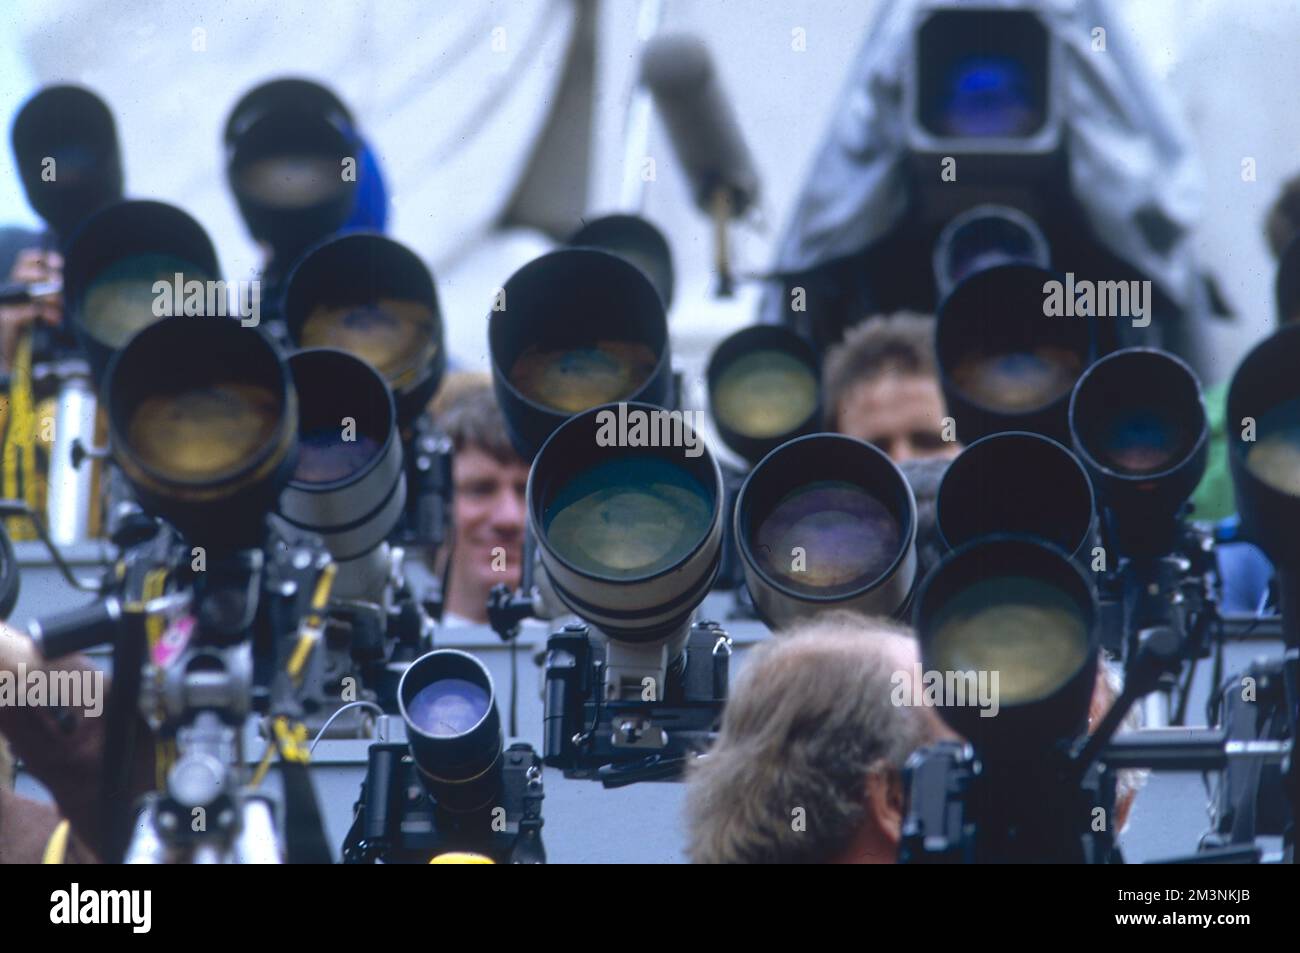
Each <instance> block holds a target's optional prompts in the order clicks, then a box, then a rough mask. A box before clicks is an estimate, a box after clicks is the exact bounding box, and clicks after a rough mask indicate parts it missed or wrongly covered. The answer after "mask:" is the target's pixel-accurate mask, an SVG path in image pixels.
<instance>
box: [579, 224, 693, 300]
mask: <svg viewBox="0 0 1300 953" xmlns="http://www.w3.org/2000/svg"><path fill="white" fill-rule="evenodd" d="M568 244H569V247H571V248H595V249H597V250H599V251H607V252H610V253H612V254H615V255H618V256H619V257H620V258H624V259H626V260H628V261H630V262H631V263H632V264H634V265H636V267H638V268H640V269H641V271H642V273H643V274H644V275H645V276H646V277H647V278H649V279H650V283H651V284H652V285H654V286H655V290H656V291H658V292H659V299H660V300H661V301H662V302H663V304H664V310H665V311H667V310H668V309H669V308H671V307H672V305H673V286H674V282H675V276H674V272H673V254H672V250H671V249H670V248H669V247H668V239H666V238H665V237H664V233H663V232H661V231H659V229H657V228H655V226H654V225H652V224H650V222H648V221H647V220H646V219H644V218H642V217H641V216H640V215H604V216H601V217H600V218H596V219H592V220H591V221H590V222H587V223H586V224H585V225H583V226H582V227H581V228H580V229H578V230H577V231H576V232H574V233H573V235H572V236H571V237H570V238H569V242H568Z"/></svg>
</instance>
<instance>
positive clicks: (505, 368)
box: [488, 248, 674, 460]
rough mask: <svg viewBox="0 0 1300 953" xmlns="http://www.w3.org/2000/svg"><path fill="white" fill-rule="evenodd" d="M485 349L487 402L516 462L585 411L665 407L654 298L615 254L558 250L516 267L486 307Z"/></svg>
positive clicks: (664, 327) (664, 342) (666, 366)
mask: <svg viewBox="0 0 1300 953" xmlns="http://www.w3.org/2000/svg"><path fill="white" fill-rule="evenodd" d="M488 346H489V348H490V349H491V352H492V383H493V386H494V388H495V390H496V395H497V403H499V404H500V405H501V410H502V412H503V413H504V415H505V418H506V430H507V432H508V433H509V434H510V439H511V442H512V443H513V444H514V446H515V449H516V450H517V451H518V452H519V454H520V456H522V457H523V458H524V459H525V460H531V459H532V458H533V457H534V456H535V455H536V454H537V451H538V450H539V449H540V448H541V446H542V444H543V443H544V442H545V441H546V438H547V437H549V436H550V435H551V433H552V431H554V430H555V428H556V427H558V426H559V425H560V424H562V423H564V421H565V420H567V419H568V418H569V417H571V416H572V415H574V414H577V413H581V412H582V411H585V410H587V409H589V408H592V407H597V406H599V405H601V404H607V403H611V402H614V401H640V402H644V403H648V404H653V405H655V406H656V407H670V406H672V405H673V404H674V401H673V389H672V366H671V356H670V353H669V342H668V318H667V316H666V315H665V312H664V304H663V300H662V299H661V298H660V296H659V293H658V292H657V291H656V290H655V287H654V285H652V284H651V283H650V279H649V278H647V277H646V276H645V274H644V273H643V272H642V271H641V270H640V269H639V268H637V267H636V266H635V265H633V264H630V263H629V262H627V261H625V260H624V259H622V258H620V257H618V256H617V255H612V254H609V253H607V252H603V251H597V250H595V249H592V248H567V249H562V250H560V251H555V252H551V253H550V254H547V255H543V256H541V257H540V258H537V259H535V260H533V261H531V262H529V263H528V264H527V265H524V267H523V268H521V269H519V270H518V271H517V272H515V273H514V274H513V275H512V276H511V277H510V280H509V281H507V282H506V284H505V287H504V288H503V289H502V291H501V292H500V296H499V298H498V300H497V302H496V303H495V304H494V306H493V310H492V312H491V315H490V320H489V322H488Z"/></svg>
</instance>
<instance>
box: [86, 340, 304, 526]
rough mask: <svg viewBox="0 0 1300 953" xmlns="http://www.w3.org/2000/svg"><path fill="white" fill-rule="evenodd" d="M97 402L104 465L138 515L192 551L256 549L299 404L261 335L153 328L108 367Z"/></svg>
mask: <svg viewBox="0 0 1300 953" xmlns="http://www.w3.org/2000/svg"><path fill="white" fill-rule="evenodd" d="M105 394H106V396H107V401H108V421H109V436H110V441H111V445H112V453H113V459H114V461H115V462H116V463H117V464H118V466H119V467H121V469H122V472H123V474H124V475H125V476H126V478H127V481H128V482H129V483H130V484H131V488H132V489H133V490H134V491H135V494H136V497H137V498H138V499H139V501H140V504H141V506H142V507H143V508H144V509H145V510H146V511H147V512H149V513H150V514H151V515H154V516H157V517H159V518H161V519H164V520H166V521H168V522H169V523H171V524H172V525H173V526H174V527H175V528H176V529H177V531H178V532H180V533H181V535H182V536H183V537H184V538H185V539H186V540H187V541H189V542H193V543H196V544H201V545H204V546H209V547H213V548H215V549H226V548H229V549H238V548H245V547H254V546H260V545H261V544H262V542H263V539H264V537H265V530H266V527H265V522H266V515H267V514H268V513H269V512H270V511H271V510H272V508H273V507H274V506H275V502H276V500H277V499H278V497H279V495H280V491H281V489H282V488H283V487H284V485H285V483H286V482H287V481H288V479H289V477H290V475H291V474H292V473H293V471H294V467H295V465H296V463H297V458H298V397H297V393H296V392H295V390H294V386H293V378H292V375H291V374H290V372H289V368H288V366H287V365H286V364H285V362H284V361H283V360H282V359H281V357H280V355H279V353H278V352H277V351H276V349H275V347H274V345H273V344H272V343H271V342H270V340H269V339H268V338H267V337H266V336H265V335H264V334H263V333H262V332H261V331H260V329H258V328H245V327H241V326H240V324H239V322H238V321H236V320H234V319H232V318H219V317H218V318H212V317H186V316H176V317H170V318H163V319H161V320H160V321H158V322H157V323H155V324H151V325H149V326H148V327H146V328H144V329H143V330H142V331H140V332H139V333H138V334H136V335H135V337H133V338H132V339H131V341H130V343H128V344H127V346H126V347H125V348H123V349H122V350H121V351H119V352H118V353H117V355H116V356H115V357H114V358H113V361H112V363H111V364H110V365H109V368H108V374H107V379H106V381H105Z"/></svg>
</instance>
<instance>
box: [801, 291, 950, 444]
mask: <svg viewBox="0 0 1300 953" xmlns="http://www.w3.org/2000/svg"><path fill="white" fill-rule="evenodd" d="M822 377H823V380H824V382H825V384H824V386H825V391H826V394H825V406H826V418H827V419H826V427H827V429H828V430H834V431H837V432H839V433H843V434H848V435H849V436H850V437H857V438H859V439H861V440H866V441H867V442H868V443H873V444H875V445H876V446H877V447H879V448H880V449H881V450H883V451H885V453H887V454H889V456H890V458H891V459H892V460H893V461H894V462H895V463H905V462H907V461H909V460H930V459H942V460H950V459H952V458H953V457H955V456H956V455H957V454H958V453H959V452H960V451H961V444H959V443H957V442H956V441H955V440H947V441H945V440H944V434H943V419H944V417H945V415H946V413H947V411H946V409H945V407H944V400H943V391H942V390H941V389H940V387H939V378H938V376H937V372H936V369H935V359H934V321H933V319H931V318H927V317H924V316H922V315H919V314H911V313H908V312H902V313H899V314H894V315H890V316H888V317H885V316H877V317H873V318H868V319H867V320H866V321H863V322H862V323H861V324H859V325H858V326H857V327H855V328H853V329H852V330H850V331H849V332H848V334H847V335H845V338H844V342H843V343H842V344H838V345H836V346H835V347H833V348H831V350H830V351H829V352H828V353H827V355H826V361H825V368H824V372H823V375H822Z"/></svg>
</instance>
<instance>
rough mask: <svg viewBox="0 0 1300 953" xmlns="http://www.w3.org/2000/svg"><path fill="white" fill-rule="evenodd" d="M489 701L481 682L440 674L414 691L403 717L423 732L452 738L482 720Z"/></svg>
mask: <svg viewBox="0 0 1300 953" xmlns="http://www.w3.org/2000/svg"><path fill="white" fill-rule="evenodd" d="M491 701H492V700H491V698H489V697H488V693H487V690H486V689H484V688H483V687H482V686H481V685H476V684H474V683H473V682H470V681H466V680H465V679H463V678H440V679H438V680H437V681H436V682H431V683H430V684H428V685H426V686H425V687H424V688H422V689H420V690H419V691H418V692H416V693H415V696H414V697H413V698H412V699H411V703H410V705H408V706H407V717H408V718H410V720H411V723H412V724H413V725H415V727H417V728H419V729H420V730H421V731H423V732H424V733H425V734H427V735H432V736H433V737H435V738H454V737H457V736H458V735H463V734H465V733H466V732H467V731H469V730H470V729H471V728H473V727H474V726H475V725H477V724H478V723H479V722H480V721H482V720H483V716H484V715H486V714H487V712H488V706H489V705H490V704H491Z"/></svg>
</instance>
